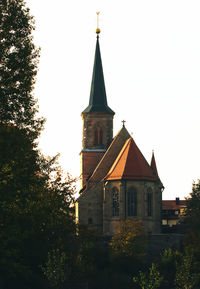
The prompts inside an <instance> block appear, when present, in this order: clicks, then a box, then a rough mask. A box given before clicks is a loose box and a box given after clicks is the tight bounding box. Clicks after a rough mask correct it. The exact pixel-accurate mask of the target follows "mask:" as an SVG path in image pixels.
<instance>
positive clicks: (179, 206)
mask: <svg viewBox="0 0 200 289" xmlns="http://www.w3.org/2000/svg"><path fill="white" fill-rule="evenodd" d="M185 209H186V200H180V199H179V198H176V200H163V201H162V225H163V226H169V227H173V226H175V225H177V224H178V223H179V221H180V219H181V218H182V217H183V216H184V213H185Z"/></svg>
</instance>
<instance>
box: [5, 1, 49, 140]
mask: <svg viewBox="0 0 200 289" xmlns="http://www.w3.org/2000/svg"><path fill="white" fill-rule="evenodd" d="M33 30H34V19H33V17H32V16H30V14H29V9H28V8H26V7H25V3H24V1H23V0H1V2H0V39H1V41H0V63H1V65H0V123H6V124H10V125H13V124H15V125H17V127H18V128H26V130H27V132H28V133H29V134H30V136H32V138H36V137H37V136H38V133H39V132H40V130H41V128H42V126H43V122H44V120H43V119H36V118H35V115H36V113H37V105H36V100H35V99H34V97H33V87H34V84H35V79H36V74H37V64H38V58H39V49H37V48H36V47H35V45H34V44H33V41H32V40H33V37H32V35H31V33H32V31H33Z"/></svg>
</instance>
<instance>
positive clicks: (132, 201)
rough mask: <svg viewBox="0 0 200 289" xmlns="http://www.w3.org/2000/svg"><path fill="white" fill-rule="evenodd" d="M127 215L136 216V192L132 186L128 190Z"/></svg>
mask: <svg viewBox="0 0 200 289" xmlns="http://www.w3.org/2000/svg"><path fill="white" fill-rule="evenodd" d="M128 216H129V217H134V216H137V192H136V190H135V188H133V187H131V188H130V189H129V190H128Z"/></svg>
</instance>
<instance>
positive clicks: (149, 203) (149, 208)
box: [147, 188, 152, 217]
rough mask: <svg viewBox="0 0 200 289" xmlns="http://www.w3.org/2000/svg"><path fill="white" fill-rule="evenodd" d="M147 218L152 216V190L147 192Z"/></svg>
mask: <svg viewBox="0 0 200 289" xmlns="http://www.w3.org/2000/svg"><path fill="white" fill-rule="evenodd" d="M147 216H148V217H151V216H152V189H151V188H148V190H147Z"/></svg>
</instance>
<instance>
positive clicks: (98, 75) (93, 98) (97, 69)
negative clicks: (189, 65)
mask: <svg viewBox="0 0 200 289" xmlns="http://www.w3.org/2000/svg"><path fill="white" fill-rule="evenodd" d="M99 33H100V29H99V28H98V27H97V30H96V34H97V41H96V51H95V57H94V67H93V75H92V83H91V89H90V101H89V105H88V107H87V108H86V109H85V110H84V111H83V112H82V113H88V112H107V113H110V114H113V115H114V114H115V113H114V111H112V109H110V108H109V106H108V104H107V97H106V89H105V83H104V75H103V67H102V62H101V53H100V46H99Z"/></svg>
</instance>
